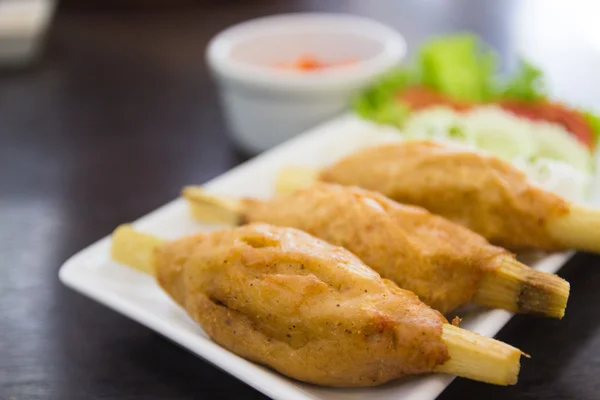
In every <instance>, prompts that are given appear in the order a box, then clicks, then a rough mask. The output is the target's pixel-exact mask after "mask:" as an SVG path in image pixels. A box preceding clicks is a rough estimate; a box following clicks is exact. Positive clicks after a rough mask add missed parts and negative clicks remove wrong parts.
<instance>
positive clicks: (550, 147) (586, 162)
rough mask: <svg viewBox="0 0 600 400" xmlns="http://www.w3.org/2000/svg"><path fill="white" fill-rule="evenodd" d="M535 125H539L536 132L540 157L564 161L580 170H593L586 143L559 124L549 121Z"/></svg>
mask: <svg viewBox="0 0 600 400" xmlns="http://www.w3.org/2000/svg"><path fill="white" fill-rule="evenodd" d="M535 125H537V126H536V128H535V131H534V134H535V140H536V141H537V143H538V155H539V156H540V157H543V158H550V159H553V160H560V161H564V162H566V163H567V164H570V165H572V166H574V167H575V168H577V169H578V170H580V171H584V172H592V170H593V159H592V155H591V153H590V151H589V150H588V149H587V147H585V145H583V144H581V143H580V142H579V141H578V140H577V139H576V138H574V137H573V136H571V135H570V134H569V133H568V132H567V131H566V130H565V129H563V128H562V127H560V126H558V125H554V124H548V123H536V124H535Z"/></svg>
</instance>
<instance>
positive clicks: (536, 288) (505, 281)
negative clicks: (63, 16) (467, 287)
mask: <svg viewBox="0 0 600 400" xmlns="http://www.w3.org/2000/svg"><path fill="white" fill-rule="evenodd" d="M569 289H570V286H569V282H567V281H565V280H564V279H562V278H560V277H559V276H557V275H554V274H549V273H546V272H542V271H538V270H535V269H533V268H529V267H527V266H526V265H524V264H521V263H520V262H518V261H517V260H515V259H513V258H510V257H506V258H503V259H502V260H501V261H500V265H499V267H498V268H497V269H495V270H493V271H488V272H486V273H484V274H483V276H482V278H481V280H480V281H479V284H478V286H477V291H476V292H475V296H474V297H473V302H474V303H475V304H479V305H482V306H487V307H493V308H502V309H504V310H508V311H512V312H516V313H520V314H532V315H542V316H545V317H553V318H562V317H564V315H565V309H566V308H567V301H568V299H569Z"/></svg>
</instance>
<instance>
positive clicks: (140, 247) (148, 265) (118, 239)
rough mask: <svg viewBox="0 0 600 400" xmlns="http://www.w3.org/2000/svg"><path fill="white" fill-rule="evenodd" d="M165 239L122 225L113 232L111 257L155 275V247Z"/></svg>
mask: <svg viewBox="0 0 600 400" xmlns="http://www.w3.org/2000/svg"><path fill="white" fill-rule="evenodd" d="M162 243H163V241H162V240H161V239H159V238H157V237H155V236H151V235H146V234H144V233H140V232H137V231H135V230H134V229H133V228H132V227H131V226H130V225H121V226H119V227H118V228H117V229H115V231H114V232H113V236H112V246H111V249H110V250H111V257H112V259H113V260H115V261H118V262H119V263H121V264H125V265H127V266H129V267H132V268H134V269H136V270H138V271H140V272H144V273H146V274H149V275H154V268H153V263H152V257H153V253H154V249H155V248H156V247H157V246H160V245H161V244H162Z"/></svg>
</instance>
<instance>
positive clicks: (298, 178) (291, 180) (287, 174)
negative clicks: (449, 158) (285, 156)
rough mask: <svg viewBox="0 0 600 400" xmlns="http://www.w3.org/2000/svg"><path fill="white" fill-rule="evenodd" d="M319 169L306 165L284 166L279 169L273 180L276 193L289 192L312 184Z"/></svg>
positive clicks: (316, 178) (316, 177)
mask: <svg viewBox="0 0 600 400" xmlns="http://www.w3.org/2000/svg"><path fill="white" fill-rule="evenodd" d="M318 176H319V171H318V170H317V169H314V168H308V167H286V168H283V169H282V170H281V171H279V175H277V181H276V182H275V191H276V192H277V193H289V192H293V191H294V190H296V189H301V188H304V187H308V186H310V185H312V184H313V183H314V182H315V181H317V180H318Z"/></svg>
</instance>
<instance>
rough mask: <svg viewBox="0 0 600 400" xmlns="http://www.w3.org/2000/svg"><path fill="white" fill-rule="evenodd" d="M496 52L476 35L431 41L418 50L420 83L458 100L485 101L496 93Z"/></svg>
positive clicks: (447, 37) (448, 37)
mask: <svg viewBox="0 0 600 400" xmlns="http://www.w3.org/2000/svg"><path fill="white" fill-rule="evenodd" d="M496 66H497V63H496V54H495V53H494V52H493V51H492V50H491V49H489V48H488V47H486V46H484V45H483V44H482V43H481V41H480V40H479V38H478V37H477V36H474V35H470V34H458V35H453V36H446V37H442V38H438V39H434V40H431V41H430V42H429V43H427V44H425V45H424V46H423V47H422V48H421V51H420V53H419V58H418V62H417V71H418V73H419V77H420V83H421V84H423V85H424V86H427V87H429V88H432V89H435V90H437V91H438V92H440V93H443V94H446V95H448V96H450V97H452V98H455V99H457V100H465V101H469V102H484V101H489V100H491V99H492V98H493V97H494V96H495V94H496V92H497V89H496V84H495V78H494V76H495V72H496Z"/></svg>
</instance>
